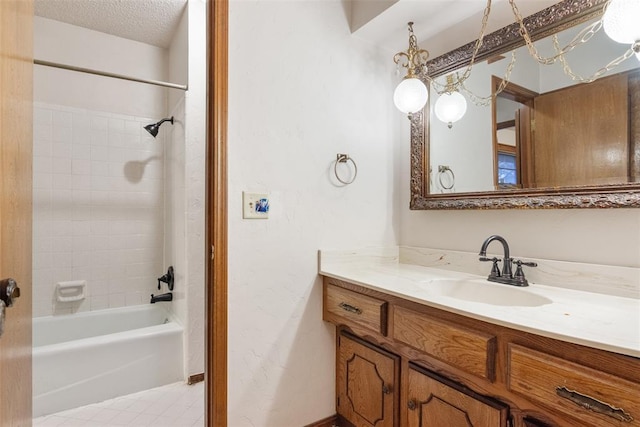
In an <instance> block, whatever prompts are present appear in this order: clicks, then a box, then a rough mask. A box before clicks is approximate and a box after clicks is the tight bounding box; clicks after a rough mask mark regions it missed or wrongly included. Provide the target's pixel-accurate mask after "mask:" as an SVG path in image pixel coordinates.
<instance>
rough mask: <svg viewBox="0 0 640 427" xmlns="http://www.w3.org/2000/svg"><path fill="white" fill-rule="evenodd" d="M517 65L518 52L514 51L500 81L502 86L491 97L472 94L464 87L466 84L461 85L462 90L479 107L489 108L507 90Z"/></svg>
mask: <svg viewBox="0 0 640 427" xmlns="http://www.w3.org/2000/svg"><path fill="white" fill-rule="evenodd" d="M515 64H516V52H515V51H512V52H511V61H510V62H509V65H507V70H506V71H505V74H504V77H503V78H502V80H501V81H500V84H499V85H498V88H497V89H496V91H495V92H493V93H492V94H491V95H489V96H478V95H476V94H475V93H473V92H471V90H469V89H468V88H467V87H466V86H465V85H464V82H463V83H462V84H461V85H460V89H461V90H462V91H463V92H464V93H465V94H467V96H469V99H470V100H471V102H473V103H474V104H475V105H477V106H478V107H487V106H489V105H491V102H492V101H493V100H494V99H495V97H496V96H498V94H499V93H500V92H502V91H503V90H505V88H506V87H507V85H508V84H509V79H510V77H511V72H512V71H513V67H514V66H515Z"/></svg>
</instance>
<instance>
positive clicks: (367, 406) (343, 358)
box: [336, 331, 400, 427]
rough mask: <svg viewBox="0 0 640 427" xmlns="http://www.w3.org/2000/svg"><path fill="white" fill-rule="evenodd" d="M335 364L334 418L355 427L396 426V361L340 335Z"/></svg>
mask: <svg viewBox="0 0 640 427" xmlns="http://www.w3.org/2000/svg"><path fill="white" fill-rule="evenodd" d="M336 362H337V366H336V370H337V381H336V387H337V408H338V414H339V415H341V416H342V417H344V418H345V419H346V420H347V421H349V422H350V423H351V424H353V425H354V426H356V427H393V426H396V425H398V422H397V418H398V415H399V412H398V398H399V396H400V393H399V390H398V386H399V383H400V382H399V373H400V364H399V357H398V356H396V355H394V354H391V353H389V352H387V351H385V350H382V349H380V348H377V347H375V346H373V345H372V344H369V343H367V342H365V341H363V340H361V339H359V338H357V337H355V336H353V335H350V334H348V333H346V332H344V331H343V332H341V333H340V334H339V336H338V354H337V358H336Z"/></svg>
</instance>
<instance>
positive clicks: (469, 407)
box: [407, 365, 508, 427]
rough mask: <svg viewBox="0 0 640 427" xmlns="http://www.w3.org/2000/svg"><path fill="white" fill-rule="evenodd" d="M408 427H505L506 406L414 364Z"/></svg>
mask: <svg viewBox="0 0 640 427" xmlns="http://www.w3.org/2000/svg"><path fill="white" fill-rule="evenodd" d="M407 409H408V418H407V419H408V420H409V427H431V426H447V427H470V426H472V427H504V426H506V425H507V416H508V409H507V407H506V406H505V405H503V404H500V403H498V402H495V401H492V400H490V399H488V398H486V397H483V396H480V395H478V394H476V393H474V392H472V391H470V390H467V389H465V388H464V387H462V386H460V385H458V384H455V383H453V382H451V381H447V380H446V379H444V378H442V377H440V376H438V375H436V374H433V373H431V372H429V371H426V370H423V369H422V368H419V367H417V366H414V365H411V366H410V369H409V386H408V403H407Z"/></svg>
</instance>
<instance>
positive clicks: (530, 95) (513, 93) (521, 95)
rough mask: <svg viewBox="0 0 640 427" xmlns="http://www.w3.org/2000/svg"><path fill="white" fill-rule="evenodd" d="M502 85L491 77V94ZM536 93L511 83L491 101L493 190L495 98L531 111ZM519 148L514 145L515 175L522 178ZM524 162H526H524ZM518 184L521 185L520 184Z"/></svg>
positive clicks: (496, 152) (494, 183) (500, 79)
mask: <svg viewBox="0 0 640 427" xmlns="http://www.w3.org/2000/svg"><path fill="white" fill-rule="evenodd" d="M501 84H502V78H500V77H498V76H491V93H497V92H498V89H499V87H500V85H501ZM538 95H539V94H538V93H537V92H534V91H532V90H530V89H527V88H526V87H523V86H520V85H517V84H515V83H512V82H508V83H507V85H506V86H505V87H504V89H503V90H502V92H500V93H498V94H497V95H495V96H494V97H493V100H492V101H491V135H492V140H493V142H492V145H493V185H494V188H496V189H497V188H498V151H499V146H498V145H499V144H498V120H497V107H496V100H497V98H504V99H508V100H511V101H514V102H518V103H520V104H522V105H523V106H524V107H525V108H529V109H533V99H534V98H535V97H536V96H538ZM521 148H522V147H521V146H518V144H516V159H517V160H516V163H517V165H518V166H517V167H518V170H517V173H518V176H520V177H521V178H524V177H523V176H522V175H521V174H522V169H523V168H522V167H521V164H522V160H523V159H522V157H523V156H522V152H521ZM525 161H526V160H525ZM519 184H522V182H520V183H519Z"/></svg>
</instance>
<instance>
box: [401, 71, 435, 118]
mask: <svg viewBox="0 0 640 427" xmlns="http://www.w3.org/2000/svg"><path fill="white" fill-rule="evenodd" d="M428 98H429V92H427V87H426V86H425V85H424V83H422V81H421V80H420V79H416V78H410V79H404V80H402V81H401V82H400V84H399V85H398V87H396V90H395V91H394V92H393V103H394V104H396V107H398V110H400V111H402V112H403V113H405V114H410V113H416V112H418V111H420V110H422V108H423V107H424V106H425V104H426V103H427V99H428Z"/></svg>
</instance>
